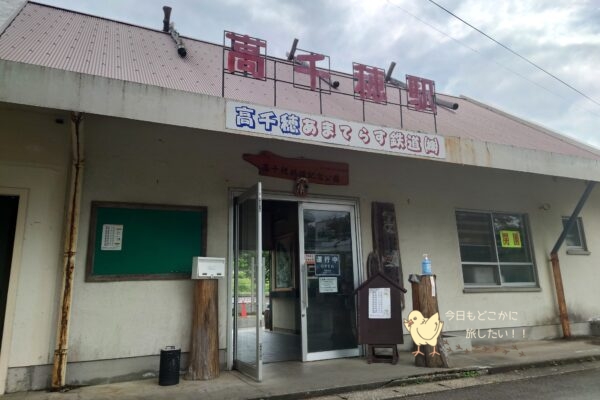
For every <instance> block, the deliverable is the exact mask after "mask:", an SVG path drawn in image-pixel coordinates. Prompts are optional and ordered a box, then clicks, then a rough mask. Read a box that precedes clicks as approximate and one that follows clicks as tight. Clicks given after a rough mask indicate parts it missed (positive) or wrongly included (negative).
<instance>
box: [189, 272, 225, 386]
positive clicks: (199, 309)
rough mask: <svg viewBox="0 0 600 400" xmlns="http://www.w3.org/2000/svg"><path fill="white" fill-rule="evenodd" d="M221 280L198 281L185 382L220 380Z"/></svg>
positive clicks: (195, 291) (195, 289)
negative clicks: (186, 380) (219, 303)
mask: <svg viewBox="0 0 600 400" xmlns="http://www.w3.org/2000/svg"><path fill="white" fill-rule="evenodd" d="M217 302H218V280H216V279H198V280H197V281H196V286H195V288H194V316H193V319H192V345H191V349H190V365H189V367H188V372H187V374H186V376H185V379H189V380H209V379H214V378H217V377H218V376H219V317H218V307H217Z"/></svg>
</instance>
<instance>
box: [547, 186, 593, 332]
mask: <svg viewBox="0 0 600 400" xmlns="http://www.w3.org/2000/svg"><path fill="white" fill-rule="evenodd" d="M595 184H596V182H588V184H587V186H586V188H585V191H584V192H583V194H582V195H581V198H580V199H579V202H578V203H577V205H576V206H575V210H573V214H571V217H569V221H568V222H567V225H565V227H564V228H563V231H562V233H561V234H560V236H559V237H558V240H557V241H556V244H555V245H554V247H553V248H552V251H551V252H550V261H551V262H552V275H553V276H554V286H555V287H556V300H557V301H558V311H559V315H560V324H561V326H562V331H563V338H565V339H568V338H570V337H571V325H570V324H569V313H568V311H567V301H566V299H565V291H564V289H563V283H562V275H561V273H560V262H559V260H558V250H559V249H560V246H562V244H563V242H564V241H565V238H566V237H567V232H569V230H570V229H571V228H572V227H573V225H574V224H575V221H576V220H577V216H578V215H579V213H580V212H581V209H582V208H583V205H584V204H585V202H586V201H587V199H588V197H589V196H590V193H591V192H592V189H593V188H594V185H595Z"/></svg>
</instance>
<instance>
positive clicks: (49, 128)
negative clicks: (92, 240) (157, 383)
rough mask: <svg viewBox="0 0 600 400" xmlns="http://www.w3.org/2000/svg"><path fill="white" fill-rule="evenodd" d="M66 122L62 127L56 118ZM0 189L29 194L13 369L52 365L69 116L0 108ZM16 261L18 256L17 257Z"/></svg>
mask: <svg viewBox="0 0 600 400" xmlns="http://www.w3.org/2000/svg"><path fill="white" fill-rule="evenodd" d="M57 116H60V117H62V118H64V119H65V121H66V122H65V123H64V124H62V125H59V124H56V123H55V122H54V119H55V118H56V117H57ZM0 119H1V120H2V126H1V127H0V143H1V145H0V189H3V191H9V192H10V189H11V188H16V189H22V190H25V191H26V192H27V193H28V196H27V197H28V203H27V204H25V205H24V207H26V209H25V214H26V220H25V230H24V240H23V250H22V254H21V265H20V268H19V271H18V272H19V276H18V287H17V288H16V289H17V290H16V292H17V298H16V306H15V312H14V316H11V315H7V316H6V320H7V321H9V318H12V317H14V320H13V321H14V322H13V331H12V342H11V345H10V349H2V351H3V352H4V351H7V352H10V356H9V361H8V367H22V366H29V365H40V364H48V363H51V362H52V357H53V353H54V345H55V337H56V324H57V306H56V304H57V301H58V296H59V288H60V278H61V277H60V271H61V262H62V243H63V227H64V215H65V208H64V204H65V193H66V184H67V183H66V182H67V176H68V162H69V157H70V150H69V149H70V144H69V143H70V136H69V135H70V131H69V124H68V118H67V116H65V115H64V113H48V112H38V111H35V110H32V109H28V110H23V109H15V108H6V106H4V105H3V106H2V107H1V108H0ZM13 257H14V255H13Z"/></svg>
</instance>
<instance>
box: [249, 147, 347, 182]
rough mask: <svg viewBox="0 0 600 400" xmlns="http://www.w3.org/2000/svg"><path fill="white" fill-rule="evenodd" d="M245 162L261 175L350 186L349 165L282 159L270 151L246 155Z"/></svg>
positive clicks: (302, 159)
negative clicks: (256, 169)
mask: <svg viewBox="0 0 600 400" xmlns="http://www.w3.org/2000/svg"><path fill="white" fill-rule="evenodd" d="M243 158H244V160H246V161H248V162H249V163H250V164H252V165H254V166H255V167H256V168H258V173H259V175H263V176H271V177H274V178H283V179H290V180H294V181H295V180H297V179H298V178H305V179H307V180H308V182H310V183H317V184H321V185H348V182H349V172H348V164H347V163H340V162H333V161H322V160H311V159H308V158H287V157H281V156H278V155H277V154H274V153H271V152H270V151H261V152H260V154H244V155H243Z"/></svg>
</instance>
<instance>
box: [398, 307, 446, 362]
mask: <svg viewBox="0 0 600 400" xmlns="http://www.w3.org/2000/svg"><path fill="white" fill-rule="evenodd" d="M404 326H405V327H406V330H407V331H408V332H409V333H410V336H411V337H412V340H413V342H415V344H416V345H417V351H413V353H412V354H413V355H414V356H415V357H416V356H417V354H423V355H424V353H422V352H421V345H426V344H428V345H430V346H433V352H431V353H429V355H434V354H438V355H439V354H440V353H438V352H437V351H435V346H436V344H437V340H438V336H439V335H440V333H442V327H443V326H444V323H443V322H441V321H440V315H439V313H435V314H433V315H432V316H431V318H425V317H423V314H421V312H420V311H418V310H413V311H411V312H410V314H408V320H406V319H405V320H404Z"/></svg>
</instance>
